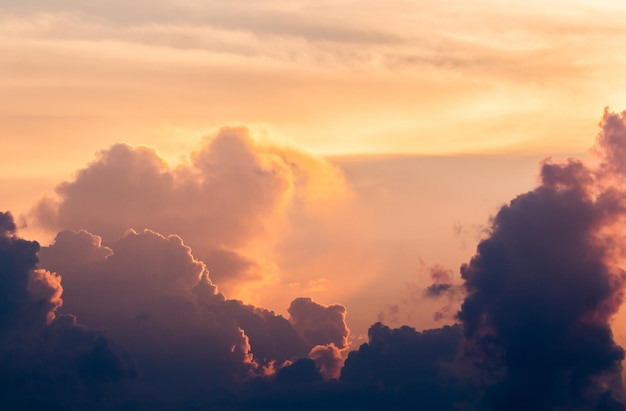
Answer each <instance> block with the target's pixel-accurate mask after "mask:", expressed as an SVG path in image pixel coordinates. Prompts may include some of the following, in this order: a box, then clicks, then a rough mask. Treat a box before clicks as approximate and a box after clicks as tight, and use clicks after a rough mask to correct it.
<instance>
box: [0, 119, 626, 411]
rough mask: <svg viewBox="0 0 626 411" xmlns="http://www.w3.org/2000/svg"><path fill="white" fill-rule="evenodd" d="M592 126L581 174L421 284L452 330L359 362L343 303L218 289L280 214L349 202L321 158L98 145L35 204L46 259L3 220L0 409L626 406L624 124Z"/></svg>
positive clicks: (249, 264)
mask: <svg viewBox="0 0 626 411" xmlns="http://www.w3.org/2000/svg"><path fill="white" fill-rule="evenodd" d="M601 127H602V128H601V131H600V133H599V135H598V138H597V142H596V145H595V147H594V149H593V155H594V158H593V159H591V160H589V161H583V160H579V159H575V158H570V159H566V160H562V161H557V160H551V159H547V160H545V161H544V162H543V163H542V164H541V173H540V179H539V182H538V185H537V187H536V188H535V189H533V190H532V191H529V192H527V193H524V194H521V195H519V196H518V197H516V198H515V199H513V200H512V201H511V202H510V203H508V204H506V205H504V206H502V207H501V208H500V209H499V211H498V212H497V213H496V214H495V216H494V217H493V218H492V220H491V222H490V228H489V230H488V231H487V234H486V235H485V237H484V238H483V239H482V240H481V241H480V242H479V244H478V246H477V249H476V253H475V255H474V256H473V257H472V258H471V260H470V261H469V262H468V263H466V264H464V265H463V266H462V267H461V268H460V274H461V280H460V282H459V281H457V280H455V279H454V275H453V272H451V271H449V270H447V269H445V268H444V267H442V266H438V265H436V266H434V268H433V269H431V273H430V274H431V279H432V281H433V283H432V284H431V285H430V286H425V288H424V290H423V292H422V294H421V295H422V296H424V297H426V298H446V299H447V300H446V301H447V305H446V306H445V307H444V309H442V310H440V311H439V312H438V313H437V314H439V315H440V316H441V317H444V316H452V312H453V311H452V310H453V309H452V307H453V306H455V305H454V304H457V303H458V302H459V301H461V302H460V308H459V310H458V312H457V313H456V315H454V319H455V322H456V323H455V324H454V325H446V326H443V327H441V328H436V329H431V330H424V331H417V330H415V329H413V328H411V327H408V326H402V327H399V328H396V329H392V328H390V327H388V326H387V325H384V324H382V323H380V322H378V323H375V324H373V325H372V326H371V327H370V328H369V331H368V335H367V342H366V343H364V344H361V345H360V347H351V342H353V340H352V341H351V338H352V336H351V333H350V329H349V327H348V323H349V319H350V317H349V315H348V314H349V313H348V311H347V309H346V307H345V306H343V305H341V304H330V305H324V304H319V303H317V302H315V301H314V300H313V299H312V298H310V297H308V296H301V297H298V298H295V299H293V301H292V302H291V304H290V305H289V306H288V307H285V309H286V313H288V315H285V316H283V315H281V314H279V313H276V312H274V311H271V310H267V309H264V308H262V307H257V306H255V305H252V304H249V303H246V302H244V300H242V299H235V298H231V297H230V296H229V292H228V291H229V290H233V291H234V290H237V289H238V287H244V288H245V287H246V285H247V284H250V283H254V282H258V281H262V280H263V279H267V274H266V273H265V272H264V270H266V269H268V267H269V266H270V265H271V264H270V265H267V262H268V261H261V258H260V257H261V256H262V255H263V253H259V252H258V251H259V250H260V249H263V248H262V247H261V248H259V247H260V246H259V244H262V243H263V241H264V239H267V238H269V239H268V242H270V243H271V242H276V241H277V240H276V239H275V238H272V235H273V233H275V230H287V231H288V230H290V229H296V228H293V227H291V228H290V224H289V218H288V217H289V216H290V215H291V214H290V213H291V212H293V210H294V207H295V209H296V211H297V213H299V214H300V215H303V214H308V216H309V217H308V218H309V219H310V220H309V222H311V221H315V218H316V217H315V215H316V213H317V212H321V213H323V210H326V207H325V206H324V203H325V201H327V200H328V199H329V198H331V197H332V196H333V194H332V193H333V192H334V193H344V194H345V193H346V192H348V191H349V190H348V189H347V188H346V187H345V186H344V184H345V182H344V181H343V180H342V178H341V175H340V174H339V173H338V171H337V170H336V169H334V167H333V166H332V165H331V164H330V163H327V162H324V161H322V160H318V159H315V158H313V157H307V156H305V155H302V154H300V153H295V152H290V151H288V150H279V149H276V148H272V147H264V146H261V145H259V144H258V143H256V142H254V141H253V140H252V139H251V138H249V136H247V132H246V131H245V129H223V130H222V131H220V132H219V133H218V135H217V136H216V137H215V138H214V139H213V140H210V141H208V142H207V145H206V146H205V147H204V148H203V149H201V150H200V151H198V152H197V153H195V154H194V155H193V156H192V160H191V163H190V164H187V165H182V166H180V167H178V168H174V169H172V168H170V166H169V165H167V164H166V163H165V162H164V161H163V160H161V159H160V157H159V156H158V155H157V154H156V152H155V151H154V150H151V149H147V148H141V147H131V146H128V145H116V146H113V147H111V148H110V149H108V150H105V151H103V152H101V153H100V155H99V157H98V158H97V160H96V161H95V162H93V163H92V164H90V165H89V166H88V167H87V168H85V169H83V170H81V171H79V172H78V173H77V175H76V178H75V179H74V180H73V181H70V182H66V183H63V184H61V185H60V186H59V187H58V190H57V193H58V198H56V199H45V200H42V201H41V202H40V203H39V204H38V205H37V207H36V208H35V209H34V211H33V214H32V215H33V216H35V217H36V221H38V223H39V224H40V225H42V226H44V227H46V228H48V229H54V230H57V231H58V233H57V234H56V237H55V239H54V241H53V242H52V243H51V244H50V245H49V246H46V247H40V246H39V244H37V243H36V242H31V241H27V240H23V239H20V238H19V237H18V236H17V235H16V230H17V227H16V224H15V222H14V220H13V218H12V216H11V215H10V214H9V213H0V275H1V276H0V364H1V365H2V367H1V368H0V382H2V383H3V384H2V387H3V388H2V390H3V394H5V397H4V398H5V399H4V400H3V401H4V404H6V405H7V407H8V409H29V408H30V409H35V408H41V407H46V406H48V407H59V408H63V407H74V408H79V409H80V408H85V407H86V408H96V409H98V408H101V409H140V410H141V409H232V410H257V409H258V410H261V409H310V410H318V409H320V410H321V409H342V410H370V409H371V410H379V409H426V410H451V411H452V410H476V411H480V410H494V411H500V410H507V411H516V410H538V411H552V410H554V411H556V410H580V411H583V410H584V411H587V410H598V411H600V410H624V409H625V407H624V399H625V396H624V395H625V393H624V388H623V383H622V380H621V372H622V360H623V359H624V356H625V354H624V350H623V349H622V348H621V347H620V346H618V344H617V343H616V342H615V341H614V338H613V331H612V328H611V325H612V323H611V321H612V319H613V317H614V316H615V314H616V313H617V310H618V309H619V307H620V305H621V303H622V300H623V293H624V284H625V282H626V272H625V271H624V269H623V261H625V260H624V258H625V257H626V255H625V254H624V253H625V252H626V246H625V244H626V242H625V241H624V240H625V238H624V234H623V230H622V229H621V227H622V226H623V224H624V222H625V217H626V185H625V183H626V171H625V168H624V164H626V114H625V113H622V114H615V113H611V112H609V111H606V112H605V114H604V117H603V120H602V123H601ZM320 176H322V177H320ZM326 183H329V184H330V183H333V184H336V186H332V184H331V186H330V188H324V187H323V186H325V184H326ZM320 186H322V188H320ZM333 190H335V191H333ZM322 231H323V230H322ZM322 231H317V232H316V234H320V232H322ZM263 250H267V249H263ZM307 263H308V261H306V260H303V261H301V264H307ZM209 264H214V266H213V267H211V266H209ZM213 271H215V272H216V273H219V274H217V277H218V278H219V281H216V280H215V279H214V277H213ZM346 275H354V276H356V275H358V273H356V274H355V273H348V274H346ZM437 314H436V315H437ZM351 349H352V350H351Z"/></svg>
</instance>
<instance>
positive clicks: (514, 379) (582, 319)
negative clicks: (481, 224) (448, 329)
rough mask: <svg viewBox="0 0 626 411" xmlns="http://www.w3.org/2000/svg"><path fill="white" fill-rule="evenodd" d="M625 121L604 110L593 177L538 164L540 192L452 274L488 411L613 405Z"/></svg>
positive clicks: (508, 213) (520, 201)
mask: <svg viewBox="0 0 626 411" xmlns="http://www.w3.org/2000/svg"><path fill="white" fill-rule="evenodd" d="M624 123H625V117H624V114H622V115H617V114H610V113H605V116H604V119H603V123H602V127H603V128H602V131H601V133H600V135H599V137H598V141H597V147H596V152H598V153H600V164H601V165H600V167H598V168H595V167H592V166H588V165H585V164H583V163H582V162H581V161H579V160H577V159H568V160H566V161H563V162H553V161H546V162H545V163H544V164H543V166H542V170H541V184H540V185H539V186H538V187H537V188H536V189H535V190H533V191H531V192H528V193H526V194H523V195H520V196H518V197H517V198H516V199H514V200H513V201H511V203H510V204H508V205H506V206H504V207H502V208H501V209H500V211H499V212H498V213H497V215H496V216H495V217H494V219H493V223H492V227H491V233H490V236H489V238H487V239H485V240H483V241H482V242H480V244H479V245H478V248H477V254H476V255H475V256H474V257H473V258H472V260H471V261H470V262H469V263H468V264H467V265H464V266H463V267H462V268H461V273H462V276H463V279H464V280H465V288H466V290H467V297H466V298H465V301H464V302H463V305H462V308H461V310H460V312H459V315H458V317H459V319H460V320H461V321H462V323H463V328H464V334H465V337H466V339H467V343H466V355H468V356H470V357H472V358H474V360H475V361H476V362H477V363H478V364H480V367H481V370H482V371H483V372H484V373H485V375H486V378H487V379H488V380H489V381H490V383H489V384H488V390H487V393H486V401H487V402H488V403H489V404H490V406H491V407H493V408H494V409H507V410H528V409H535V410H552V409H557V408H559V409H563V408H566V409H579V408H582V409H613V408H606V407H612V406H616V403H617V399H616V398H615V397H616V396H619V394H621V391H622V390H623V387H622V384H621V380H620V371H621V361H622V360H623V358H624V350H623V349H622V348H621V347H619V346H617V345H616V343H615V342H614V340H613V334H612V331H611V326H610V319H611V317H612V316H613V315H614V314H615V312H616V310H617V308H618V307H619V305H620V304H621V302H622V299H623V286H624V281H625V279H626V276H625V273H624V271H623V269H622V267H621V265H620V264H616V262H617V258H618V257H623V249H622V246H619V245H616V243H619V242H620V241H621V240H623V238H620V235H619V234H617V235H616V234H615V230H614V225H615V224H618V223H623V221H624V216H625V214H624V212H625V211H626V208H625V207H624V206H625V202H624V199H625V198H626V196H625V191H624V185H623V175H622V174H621V173H622V169H623V167H622V165H623V162H624V161H625V160H626V158H624V155H623V153H624V149H623V148H624V147H626V132H625V130H626V128H625V127H624ZM620 409H621V408H620Z"/></svg>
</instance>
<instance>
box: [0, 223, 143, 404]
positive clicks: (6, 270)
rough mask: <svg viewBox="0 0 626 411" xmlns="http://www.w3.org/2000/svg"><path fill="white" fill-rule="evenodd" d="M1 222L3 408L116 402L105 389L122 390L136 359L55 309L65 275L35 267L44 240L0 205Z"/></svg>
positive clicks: (59, 302) (0, 391) (0, 382)
mask: <svg viewBox="0 0 626 411" xmlns="http://www.w3.org/2000/svg"><path fill="white" fill-rule="evenodd" d="M0 224H1V226H2V232H1V233H0V394H2V408H3V409H36V408H39V407H46V408H49V407H52V408H55V407H64V406H67V405H68V404H73V405H75V404H76V403H88V404H101V405H102V406H105V405H106V404H109V405H112V404H115V402H116V400H117V399H115V398H113V397H108V396H109V395H112V394H119V393H120V392H122V391H124V384H123V382H124V381H125V380H127V379H129V378H130V377H132V376H134V374H135V368H134V364H133V360H132V359H131V358H130V356H129V355H128V354H127V353H126V352H125V351H124V350H123V349H122V348H121V347H119V346H118V345H117V344H115V343H113V342H112V341H111V340H110V339H109V338H108V337H107V336H105V335H104V334H102V333H100V332H96V331H93V330H90V329H87V328H85V327H83V326H81V325H78V324H77V323H76V319H75V317H73V316H71V315H61V316H59V315H58V314H57V311H58V309H59V307H60V306H61V305H62V302H63V301H62V299H61V294H62V292H63V288H62V287H61V279H60V277H59V276H57V275H56V274H54V273H51V272H49V271H46V270H43V269H39V268H37V263H38V257H37V251H38V250H39V244H38V243H36V242H33V241H26V240H23V239H20V238H18V237H16V236H15V235H13V232H14V231H15V224H14V223H13V218H12V217H11V215H10V214H9V213H0ZM118 398H119V397H118Z"/></svg>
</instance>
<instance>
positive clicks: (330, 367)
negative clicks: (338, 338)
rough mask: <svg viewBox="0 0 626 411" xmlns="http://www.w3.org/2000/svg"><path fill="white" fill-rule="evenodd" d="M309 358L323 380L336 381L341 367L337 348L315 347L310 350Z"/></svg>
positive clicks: (340, 358) (341, 361)
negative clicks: (313, 362)
mask: <svg viewBox="0 0 626 411" xmlns="http://www.w3.org/2000/svg"><path fill="white" fill-rule="evenodd" d="M309 358H310V359H312V360H313V361H315V365H316V366H317V368H318V369H319V371H320V373H321V374H322V376H324V378H325V379H327V380H331V379H337V378H339V374H340V373H341V367H343V358H342V356H341V351H340V350H339V348H337V347H335V344H332V343H331V344H327V345H316V346H315V347H313V348H312V349H311V352H310V353H309Z"/></svg>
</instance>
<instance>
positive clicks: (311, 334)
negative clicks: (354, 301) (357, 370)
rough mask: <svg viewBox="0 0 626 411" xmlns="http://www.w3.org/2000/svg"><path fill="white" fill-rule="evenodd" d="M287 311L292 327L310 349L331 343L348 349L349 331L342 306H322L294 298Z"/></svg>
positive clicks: (306, 299)
mask: <svg viewBox="0 0 626 411" xmlns="http://www.w3.org/2000/svg"><path fill="white" fill-rule="evenodd" d="M288 311H289V316H290V317H289V320H290V321H291V323H292V324H293V327H294V328H295V329H296V330H297V331H298V333H299V334H300V336H301V337H302V338H303V339H304V341H305V342H306V343H307V344H308V345H309V346H310V347H311V348H312V347H314V346H316V345H326V344H331V343H332V344H334V346H335V347H337V348H339V349H344V348H347V347H348V336H349V335H350V329H349V328H348V326H347V324H346V308H345V307H344V306H342V305H340V304H334V305H330V306H323V305H321V304H318V303H316V302H314V301H313V300H311V299H310V298H296V299H295V300H293V301H292V302H291V305H290V306H289V310H288Z"/></svg>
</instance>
